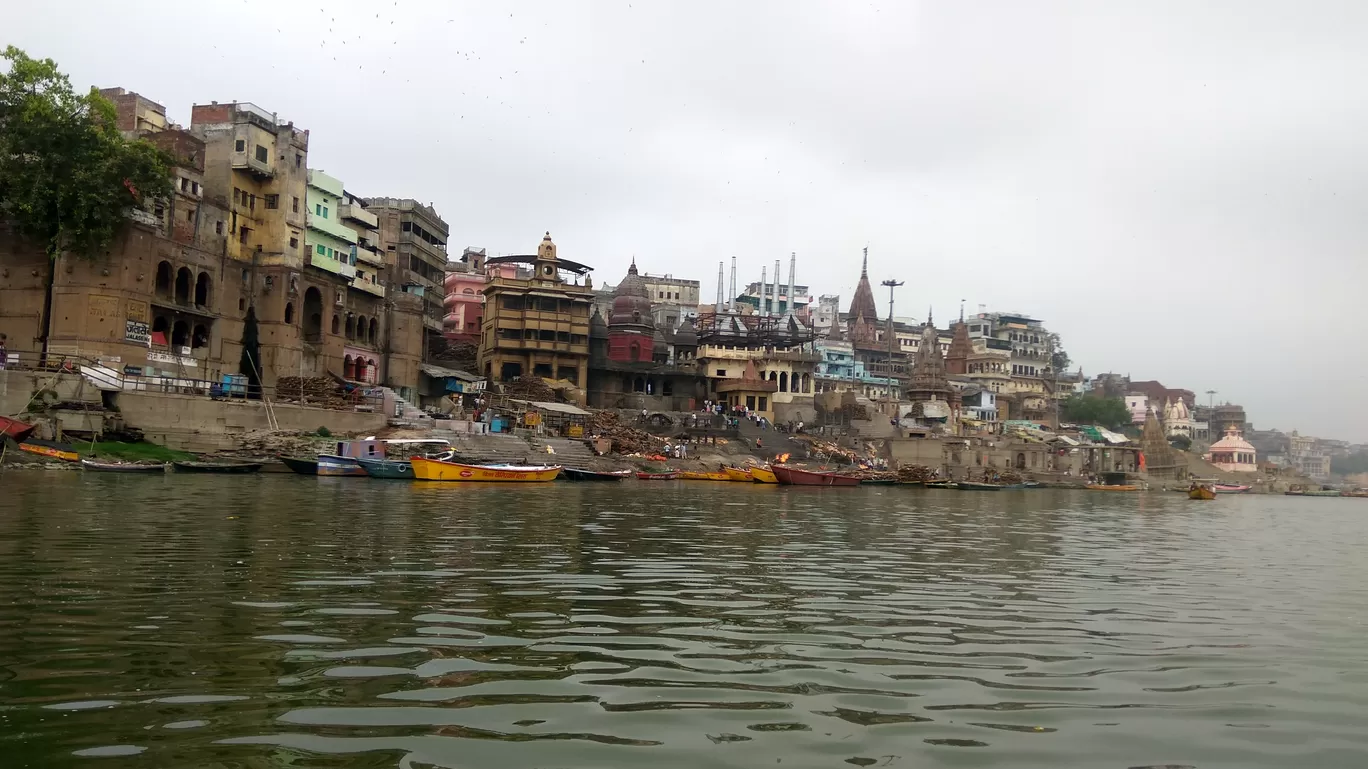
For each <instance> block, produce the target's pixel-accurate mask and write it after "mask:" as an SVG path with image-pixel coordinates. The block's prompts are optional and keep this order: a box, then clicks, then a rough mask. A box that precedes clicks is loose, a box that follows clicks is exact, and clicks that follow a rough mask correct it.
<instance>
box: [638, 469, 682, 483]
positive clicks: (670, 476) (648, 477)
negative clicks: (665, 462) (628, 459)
mask: <svg viewBox="0 0 1368 769" xmlns="http://www.w3.org/2000/svg"><path fill="white" fill-rule="evenodd" d="M636 477H637V480H638V481H673V480H675V479H677V478H679V473H678V471H675V470H671V471H669V472H666V473H646V472H639V473H637V474H636Z"/></svg>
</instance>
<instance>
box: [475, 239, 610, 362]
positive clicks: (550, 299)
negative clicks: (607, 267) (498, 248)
mask: <svg viewBox="0 0 1368 769" xmlns="http://www.w3.org/2000/svg"><path fill="white" fill-rule="evenodd" d="M485 264H486V265H489V266H497V265H503V264H507V265H514V266H519V265H520V266H524V267H530V268H531V270H530V272H525V271H523V270H519V271H518V273H517V274H521V275H527V277H505V274H506V273H505V271H500V272H498V273H496V274H494V275H493V276H492V277H491V278H490V280H489V284H488V286H487V287H486V288H485V311H484V324H483V325H482V327H481V329H480V370H481V371H483V372H484V375H485V377H486V378H488V379H489V380H490V381H492V382H507V381H510V380H512V379H516V378H517V377H520V376H539V377H543V378H546V379H565V380H567V381H570V382H573V383H574V384H575V385H576V386H577V387H585V386H587V384H588V378H589V315H590V309H591V307H592V306H593V301H594V288H593V285H592V282H591V280H590V278H589V272H590V270H591V269H592V268H590V267H587V266H585V265H583V264H578V263H576V262H571V261H568V260H565V259H559V258H557V256H556V244H555V243H552V242H551V233H549V232H548V233H546V237H544V238H542V242H541V245H540V246H538V247H537V254H536V256H498V257H491V258H490V259H488V260H487V261H486V262H485ZM581 278H583V281H582V282H581V280H580V279H581Z"/></svg>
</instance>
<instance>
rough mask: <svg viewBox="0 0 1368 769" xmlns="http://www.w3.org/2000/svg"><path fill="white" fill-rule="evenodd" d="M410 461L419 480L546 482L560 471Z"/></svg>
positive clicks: (556, 468) (555, 466)
mask: <svg viewBox="0 0 1368 769" xmlns="http://www.w3.org/2000/svg"><path fill="white" fill-rule="evenodd" d="M409 462H410V463H411V464H412V465H413V477H414V478H415V479H417V480H420V481H464V482H497V483H545V482H548V481H554V480H556V476H558V475H560V472H561V468H560V466H559V465H551V466H549V467H541V466H522V465H499V466H489V465H466V464H461V463H460V462H443V461H441V460H437V459H424V458H423V457H414V458H413V459H411V460H409Z"/></svg>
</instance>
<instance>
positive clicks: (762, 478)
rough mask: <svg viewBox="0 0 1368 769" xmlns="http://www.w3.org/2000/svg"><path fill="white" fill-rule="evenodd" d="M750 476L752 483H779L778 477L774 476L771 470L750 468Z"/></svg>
mask: <svg viewBox="0 0 1368 769" xmlns="http://www.w3.org/2000/svg"><path fill="white" fill-rule="evenodd" d="M750 475H751V480H752V481H755V482H756V483H778V482H779V477H778V476H776V475H775V474H774V471H773V470H771V469H769V468H768V467H752V468H750Z"/></svg>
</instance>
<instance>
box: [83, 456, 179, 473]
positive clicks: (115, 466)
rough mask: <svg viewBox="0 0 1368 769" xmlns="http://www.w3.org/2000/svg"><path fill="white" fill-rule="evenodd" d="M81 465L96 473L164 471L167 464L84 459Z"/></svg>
mask: <svg viewBox="0 0 1368 769" xmlns="http://www.w3.org/2000/svg"><path fill="white" fill-rule="evenodd" d="M81 467H83V468H85V469H86V470H90V471H92V472H96V473H164V472H166V464H165V463H163V462H158V463H157V464H146V463H143V462H97V461H95V460H93V459H82V460H81Z"/></svg>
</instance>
